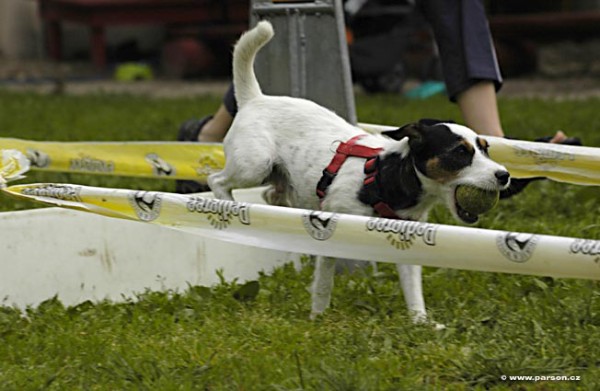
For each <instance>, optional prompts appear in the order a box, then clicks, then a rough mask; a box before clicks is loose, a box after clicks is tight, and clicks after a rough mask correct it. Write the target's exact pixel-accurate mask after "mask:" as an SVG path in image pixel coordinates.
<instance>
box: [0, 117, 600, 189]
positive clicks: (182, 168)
mask: <svg viewBox="0 0 600 391" xmlns="http://www.w3.org/2000/svg"><path fill="white" fill-rule="evenodd" d="M359 125H360V126H361V127H363V128H364V129H365V130H367V131H369V132H373V133H378V132H381V131H383V130H388V129H394V128H393V127H389V126H383V125H373V124H359ZM485 138H486V140H488V142H489V144H490V149H489V153H490V156H491V158H492V159H494V160H495V161H497V162H499V163H502V164H504V165H505V166H506V168H507V169H508V170H509V172H510V173H511V175H512V176H513V177H515V178H531V177H539V176H544V177H547V178H549V179H552V180H555V181H559V182H568V183H574V184H578V185H595V186H598V185H600V149H599V148H590V147H575V146H568V145H557V144H547V143H536V142H529V141H517V140H508V139H504V138H498V137H485ZM0 149H16V150H19V151H21V152H22V153H24V154H25V155H26V156H27V157H28V158H29V160H30V161H31V168H32V169H34V170H46V171H59V172H76V173H86V174H103V175H122V176H135V177H160V178H170V179H190V180H197V181H205V180H206V177H207V175H209V174H211V173H212V172H214V171H218V170H220V169H221V168H222V167H223V166H224V164H225V155H224V152H223V146H222V144H219V143H190V142H41V141H28V140H20V139H11V138H0Z"/></svg>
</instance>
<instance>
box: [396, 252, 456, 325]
mask: <svg viewBox="0 0 600 391" xmlns="http://www.w3.org/2000/svg"><path fill="white" fill-rule="evenodd" d="M397 268H398V273H399V274H400V285H402V292H404V300H405V301H406V306H407V307H408V311H409V312H410V314H411V316H412V320H413V322H414V323H426V322H430V323H431V324H432V325H433V326H434V327H435V329H436V330H441V329H444V328H445V326H444V325H443V324H439V323H436V322H431V320H430V319H428V318H427V311H426V310H425V299H424V298H423V283H422V276H421V270H422V267H421V266H419V265H401V264H398V265H397Z"/></svg>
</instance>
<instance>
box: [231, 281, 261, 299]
mask: <svg viewBox="0 0 600 391" xmlns="http://www.w3.org/2000/svg"><path fill="white" fill-rule="evenodd" d="M259 291H260V284H259V283H258V281H248V282H247V283H245V284H244V285H242V286H241V287H240V288H239V289H238V290H237V291H235V292H234V293H233V298H234V299H236V300H238V301H250V300H254V299H256V296H258V292H259Z"/></svg>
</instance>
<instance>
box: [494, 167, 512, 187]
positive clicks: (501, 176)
mask: <svg viewBox="0 0 600 391" xmlns="http://www.w3.org/2000/svg"><path fill="white" fill-rule="evenodd" d="M494 175H495V176H496V179H497V180H498V184H500V185H501V186H504V185H506V184H507V183H508V180H509V179H510V174H509V173H508V171H504V170H500V171H496V172H495V173H494Z"/></svg>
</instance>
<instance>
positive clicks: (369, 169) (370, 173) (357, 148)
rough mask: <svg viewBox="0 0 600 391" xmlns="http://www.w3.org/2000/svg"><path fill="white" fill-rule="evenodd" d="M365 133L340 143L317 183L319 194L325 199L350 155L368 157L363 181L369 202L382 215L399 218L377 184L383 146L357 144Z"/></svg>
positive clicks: (321, 198) (320, 197) (320, 198)
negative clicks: (373, 146) (380, 194)
mask: <svg viewBox="0 0 600 391" xmlns="http://www.w3.org/2000/svg"><path fill="white" fill-rule="evenodd" d="M364 136H365V135H364V134H359V135H358V136H355V137H352V138H351V139H350V140H348V141H347V142H345V143H340V145H339V146H338V148H337V150H336V151H335V155H334V156H333V159H331V163H329V165H328V166H327V168H325V169H324V170H323V176H322V177H321V179H320V180H319V183H318V184H317V196H318V197H319V200H321V201H323V198H325V195H326V193H327V188H328V187H329V186H330V185H331V183H332V182H333V180H334V179H335V177H336V175H337V173H338V171H339V170H340V168H342V165H343V164H344V162H345V161H346V159H347V158H348V157H360V158H363V159H367V160H366V161H365V169H364V173H365V174H366V177H365V180H364V182H363V187H364V188H365V190H366V191H367V193H368V194H369V198H370V201H369V204H370V205H371V207H372V208H373V209H374V210H375V211H376V212H377V213H378V214H379V216H381V217H385V218H388V219H398V218H399V217H398V215H396V212H394V210H393V209H392V208H391V207H390V206H389V205H388V204H387V203H386V202H384V201H383V200H382V199H381V197H380V196H379V193H380V192H379V188H378V186H377V174H378V170H377V166H378V165H377V162H378V160H379V152H381V150H382V148H371V147H367V146H365V145H357V144H356V142H357V141H358V140H360V139H361V138H362V137H364Z"/></svg>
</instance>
